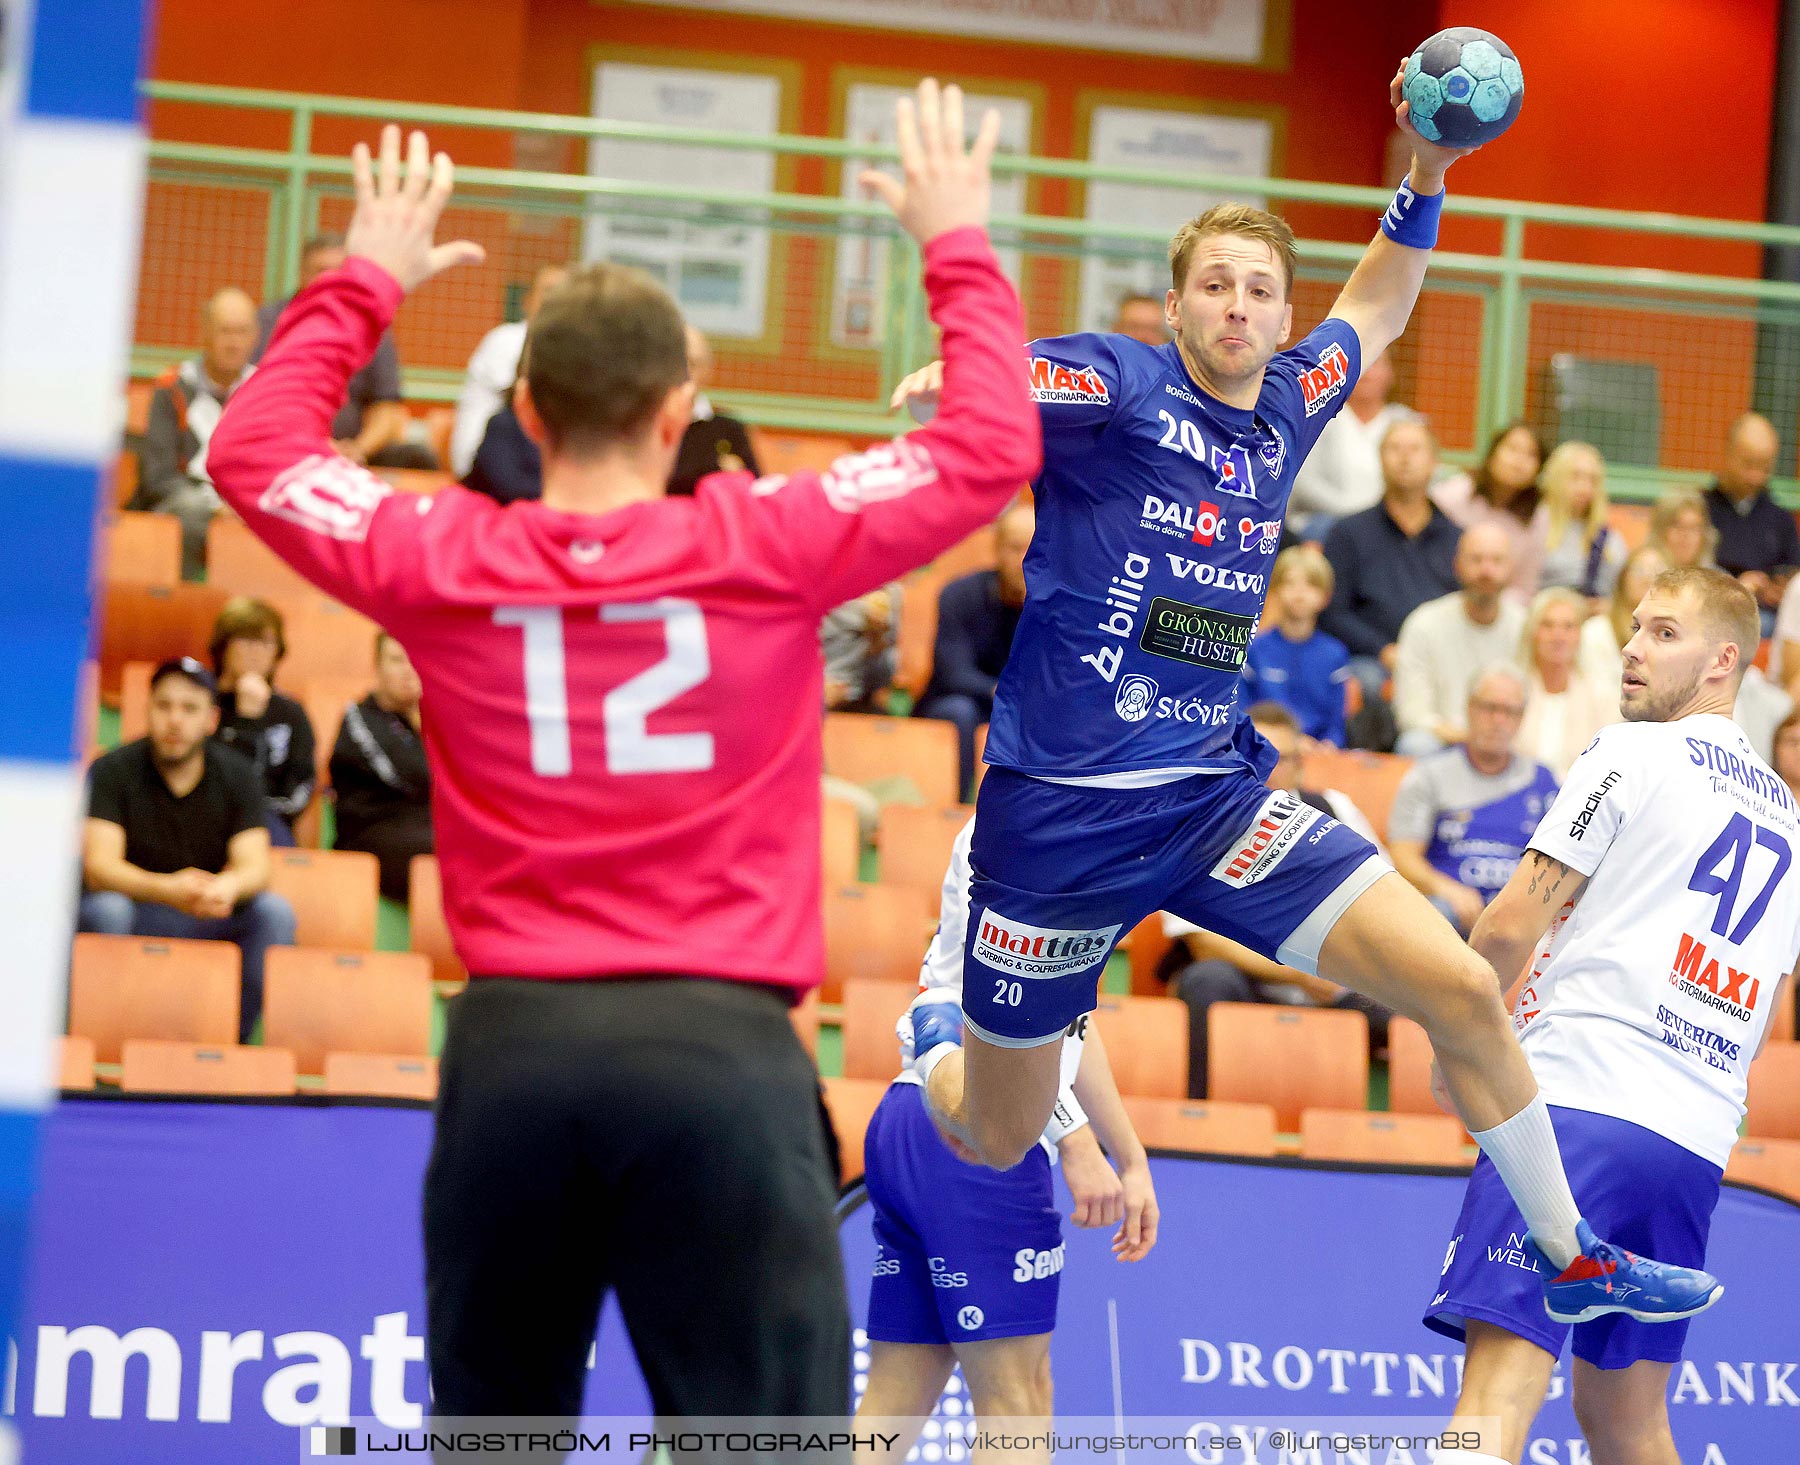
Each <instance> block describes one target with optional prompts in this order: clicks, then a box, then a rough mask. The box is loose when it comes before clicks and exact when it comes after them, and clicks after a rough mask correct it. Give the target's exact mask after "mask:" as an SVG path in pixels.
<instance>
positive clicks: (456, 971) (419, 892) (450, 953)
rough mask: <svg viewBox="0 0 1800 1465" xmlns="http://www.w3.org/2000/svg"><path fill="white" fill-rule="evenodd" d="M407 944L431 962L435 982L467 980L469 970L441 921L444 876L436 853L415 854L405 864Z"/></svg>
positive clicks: (448, 929)
mask: <svg viewBox="0 0 1800 1465" xmlns="http://www.w3.org/2000/svg"><path fill="white" fill-rule="evenodd" d="M407 874H408V886H407V916H408V922H407V924H408V936H407V943H406V944H407V945H408V946H409V947H410V948H411V949H412V950H414V951H416V952H418V953H419V955H421V956H423V957H424V958H426V960H428V961H429V962H430V963H431V978H432V980H433V981H435V982H459V983H460V982H466V981H468V980H469V973H468V971H467V970H466V969H465V968H464V966H463V964H462V959H461V958H460V957H458V956H457V954H456V948H455V947H454V946H453V945H451V943H450V927H449V926H448V925H447V924H446V923H445V921H444V877H443V873H442V871H440V870H439V868H438V862H437V856H436V855H414V856H413V858H412V863H411V864H410V865H409V866H408V867H407Z"/></svg>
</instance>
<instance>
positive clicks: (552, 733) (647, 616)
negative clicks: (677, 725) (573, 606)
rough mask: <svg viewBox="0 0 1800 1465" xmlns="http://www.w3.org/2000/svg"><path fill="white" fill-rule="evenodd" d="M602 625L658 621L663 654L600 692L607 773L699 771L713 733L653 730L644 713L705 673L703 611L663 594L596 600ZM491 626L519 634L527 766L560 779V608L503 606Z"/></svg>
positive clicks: (565, 728) (563, 769) (563, 745)
mask: <svg viewBox="0 0 1800 1465" xmlns="http://www.w3.org/2000/svg"><path fill="white" fill-rule="evenodd" d="M600 620H601V622H602V624H605V625H631V624H635V623H637V622H641V621H661V622H662V625H663V646H664V654H663V658H662V660H661V661H658V662H656V663H655V664H654V665H653V666H647V667H645V668H644V670H642V671H641V672H639V673H638V674H637V675H636V676H634V677H631V678H630V679H629V680H627V681H623V682H621V683H620V684H619V685H618V686H616V687H614V688H613V689H612V690H611V691H610V692H608V693H607V694H606V699H605V701H604V702H603V703H602V704H601V712H602V715H603V717H604V719H605V723H606V771H607V772H608V773H702V772H704V771H705V770H707V769H708V768H711V767H712V766H713V738H712V734H711V733H707V732H684V733H653V732H651V731H650V729H649V726H648V723H649V718H650V714H651V713H652V712H656V711H658V710H660V709H661V708H664V707H667V706H668V705H669V704H670V703H671V702H673V701H674V700H675V699H676V698H677V697H679V696H681V695H682V693H684V692H691V691H693V689H694V688H695V687H697V686H699V685H700V684H701V683H702V682H704V681H705V680H706V679H707V677H708V676H710V675H711V674H712V658H711V656H710V655H709V654H708V652H707V649H706V618H705V617H704V616H703V615H702V614H701V611H700V607H699V606H698V605H696V604H695V603H694V602H693V601H691V600H678V599H674V598H672V597H664V598H663V599H661V600H651V601H646V602H644V603H642V604H638V605H603V606H601V607H600ZM494 624H495V625H497V626H517V627H519V629H520V630H521V631H523V632H524V635H525V712H526V717H527V719H528V720H529V721H530V724H531V771H532V772H533V773H536V774H538V775H539V776H541V777H543V778H567V777H568V776H569V774H570V771H571V766H572V760H571V757H570V754H569V681H568V676H567V673H566V672H565V670H564V666H563V611H562V607H561V606H555V605H503V606H501V607H499V608H498V609H497V610H496V611H495V612H494Z"/></svg>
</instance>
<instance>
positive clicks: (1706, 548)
mask: <svg viewBox="0 0 1800 1465" xmlns="http://www.w3.org/2000/svg"><path fill="white" fill-rule="evenodd" d="M1683 514H1698V515H1699V516H1700V527H1701V534H1702V537H1703V548H1702V549H1701V551H1700V562H1701V563H1702V564H1706V563H1707V562H1708V561H1710V560H1711V559H1712V557H1713V553H1714V551H1715V550H1717V549H1718V547H1719V529H1718V526H1717V525H1716V524H1714V523H1713V521H1712V514H1711V512H1710V511H1709V510H1708V509H1707V507H1706V500H1705V499H1704V498H1702V497H1701V496H1700V490H1699V489H1697V488H1671V489H1669V490H1668V491H1667V492H1666V493H1664V494H1663V496H1662V497H1661V498H1659V499H1658V500H1657V501H1656V507H1655V508H1653V509H1651V511H1650V539H1649V543H1651V544H1654V545H1655V546H1656V547H1657V548H1658V549H1660V550H1661V551H1662V552H1663V557H1664V558H1665V559H1666V558H1668V557H1669V530H1670V529H1672V528H1673V527H1674V525H1675V521H1676V520H1677V519H1678V518H1680V517H1681V515H1683Z"/></svg>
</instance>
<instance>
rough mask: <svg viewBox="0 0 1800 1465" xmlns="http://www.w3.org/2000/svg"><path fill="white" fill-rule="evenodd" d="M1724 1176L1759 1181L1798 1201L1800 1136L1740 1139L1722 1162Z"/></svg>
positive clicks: (1799, 1193) (1759, 1183) (1755, 1182)
mask: <svg viewBox="0 0 1800 1465" xmlns="http://www.w3.org/2000/svg"><path fill="white" fill-rule="evenodd" d="M1725 1178H1726V1179H1727V1180H1742V1181H1743V1182H1744V1183H1745V1184H1747V1185H1760V1186H1762V1187H1763V1188H1764V1189H1765V1190H1773V1191H1776V1192H1778V1193H1779V1194H1781V1195H1785V1196H1786V1197H1787V1198H1788V1199H1789V1200H1791V1201H1796V1202H1800V1139H1757V1138H1754V1137H1752V1138H1748V1139H1740V1140H1739V1141H1738V1142H1737V1144H1736V1146H1735V1147H1734V1148H1733V1149H1732V1151H1731V1160H1730V1162H1729V1163H1728V1164H1727V1165H1726V1166H1725Z"/></svg>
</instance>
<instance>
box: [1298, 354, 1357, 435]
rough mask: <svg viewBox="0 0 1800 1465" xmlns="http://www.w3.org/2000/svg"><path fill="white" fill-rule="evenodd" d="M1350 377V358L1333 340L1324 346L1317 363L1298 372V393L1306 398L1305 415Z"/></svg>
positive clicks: (1316, 407)
mask: <svg viewBox="0 0 1800 1465" xmlns="http://www.w3.org/2000/svg"><path fill="white" fill-rule="evenodd" d="M1349 378H1350V358H1349V357H1348V356H1346V355H1344V348H1343V347H1342V346H1339V345H1337V344H1336V343H1335V342H1334V343H1333V344H1332V345H1330V346H1327V347H1326V348H1325V354H1324V355H1322V356H1321V357H1320V358H1319V364H1318V365H1317V366H1315V367H1313V368H1312V369H1311V370H1309V371H1303V372H1301V373H1300V395H1301V396H1302V397H1304V398H1305V399H1306V415H1307V416H1308V417H1311V416H1312V415H1313V413H1315V412H1317V411H1318V410H1319V409H1320V408H1321V407H1323V406H1324V405H1325V404H1326V403H1328V402H1329V401H1330V400H1331V399H1332V398H1333V397H1335V396H1336V395H1337V394H1338V393H1339V392H1341V391H1343V389H1344V383H1345V382H1346V381H1348V380H1349Z"/></svg>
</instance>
